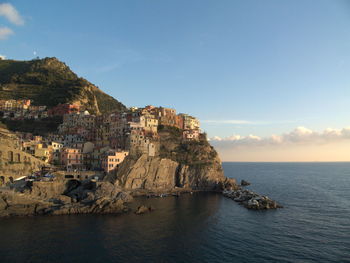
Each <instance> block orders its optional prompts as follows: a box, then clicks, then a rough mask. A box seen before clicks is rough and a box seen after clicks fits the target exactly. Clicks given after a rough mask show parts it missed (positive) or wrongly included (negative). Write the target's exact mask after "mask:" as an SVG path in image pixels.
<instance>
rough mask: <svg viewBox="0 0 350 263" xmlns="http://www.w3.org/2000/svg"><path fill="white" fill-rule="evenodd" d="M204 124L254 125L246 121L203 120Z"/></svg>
mask: <svg viewBox="0 0 350 263" xmlns="http://www.w3.org/2000/svg"><path fill="white" fill-rule="evenodd" d="M201 122H202V123H214V124H215V123H217V124H253V122H251V121H246V120H201Z"/></svg>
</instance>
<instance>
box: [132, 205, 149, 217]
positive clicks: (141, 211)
mask: <svg viewBox="0 0 350 263" xmlns="http://www.w3.org/2000/svg"><path fill="white" fill-rule="evenodd" d="M153 210H154V209H153V208H152V207H151V206H150V207H147V206H145V205H141V206H139V207H138V208H137V209H136V211H135V214H137V215H141V214H145V213H148V212H151V211H153Z"/></svg>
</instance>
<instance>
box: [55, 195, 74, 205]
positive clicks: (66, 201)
mask: <svg viewBox="0 0 350 263" xmlns="http://www.w3.org/2000/svg"><path fill="white" fill-rule="evenodd" d="M58 199H59V200H61V201H62V202H63V203H65V204H70V203H71V202H72V199H71V198H70V197H69V196H66V195H60V196H59V197H58Z"/></svg>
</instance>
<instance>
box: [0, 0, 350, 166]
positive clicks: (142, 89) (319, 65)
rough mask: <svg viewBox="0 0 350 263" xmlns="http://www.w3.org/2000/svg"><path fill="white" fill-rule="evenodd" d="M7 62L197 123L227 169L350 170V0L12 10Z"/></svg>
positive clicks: (4, 5) (40, 4)
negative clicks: (34, 63)
mask: <svg viewBox="0 0 350 263" xmlns="http://www.w3.org/2000/svg"><path fill="white" fill-rule="evenodd" d="M0 55H1V56H4V57H6V58H8V59H19V60H27V59H32V58H35V57H37V56H39V57H57V58H58V59H60V60H62V61H64V62H65V63H66V64H67V65H69V66H70V68H71V69H72V70H73V71H75V72H76V73H77V74H78V75H80V76H82V77H84V78H86V79H88V80H89V81H90V82H92V83H94V84H96V85H97V86H99V87H100V88H101V89H102V90H103V91H105V92H106V93H108V94H110V95H112V96H113V97H115V98H116V99H118V100H120V101H121V102H123V103H124V104H126V105H127V106H139V107H141V106H144V105H148V104H151V105H156V106H160V105H161V106H166V107H173V108H175V109H176V110H177V111H178V112H186V113H189V114H191V115H194V116H196V117H198V118H199V119H200V121H201V126H202V129H203V130H204V131H205V132H207V134H208V137H209V138H210V142H211V143H212V144H213V145H214V146H215V147H216V148H217V150H218V151H219V153H220V156H221V158H222V160H224V161H350V136H348V127H350V116H349V115H350V114H349V113H350V111H349V106H350V1H347V0H293V1H292V0H289V1H287V0H286V1H280V0H265V1H261V0H235V1H233V0H220V1H213V0H210V1H209V0H191V1H189V0H177V1H173V0H142V1H141V0H135V1H126V0H123V1H90V0H84V1H83V0H81V1H78V0H69V1H68V0H61V1H47V0H32V1H28V0H14V1H6V2H2V1H1V0H0ZM329 133H332V134H333V135H332V136H328V135H329ZM292 135H293V136H294V137H293V136H292ZM291 136H292V137H293V138H294V139H293V140H291V139H290V137H291ZM348 149H349V150H348Z"/></svg>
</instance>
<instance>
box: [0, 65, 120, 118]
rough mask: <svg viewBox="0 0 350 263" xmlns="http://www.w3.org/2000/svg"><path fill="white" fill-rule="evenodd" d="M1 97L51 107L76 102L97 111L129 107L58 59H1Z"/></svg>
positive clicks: (104, 111)
mask: <svg viewBox="0 0 350 263" xmlns="http://www.w3.org/2000/svg"><path fill="white" fill-rule="evenodd" d="M0 99H31V100H33V103H34V105H47V106H48V107H53V106H56V105H57V104H59V103H72V104H73V103H74V104H77V105H80V106H82V107H83V108H85V109H87V110H89V111H90V112H91V113H94V114H100V113H106V112H110V111H117V110H124V109H125V106H124V105H123V104H122V103H120V102H119V101H117V100H116V99H114V98H113V97H111V96H109V95H107V94H106V93H104V92H103V91H101V90H100V89H99V88H98V87H96V86H95V85H93V84H91V83H90V82H88V81H87V80H85V79H83V78H79V77H78V76H77V75H76V74H75V73H74V72H73V71H72V70H71V69H70V68H69V67H68V66H67V65H66V64H64V63H63V62H61V61H59V60H58V59H57V58H44V59H34V60H31V61H16V60H0Z"/></svg>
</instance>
